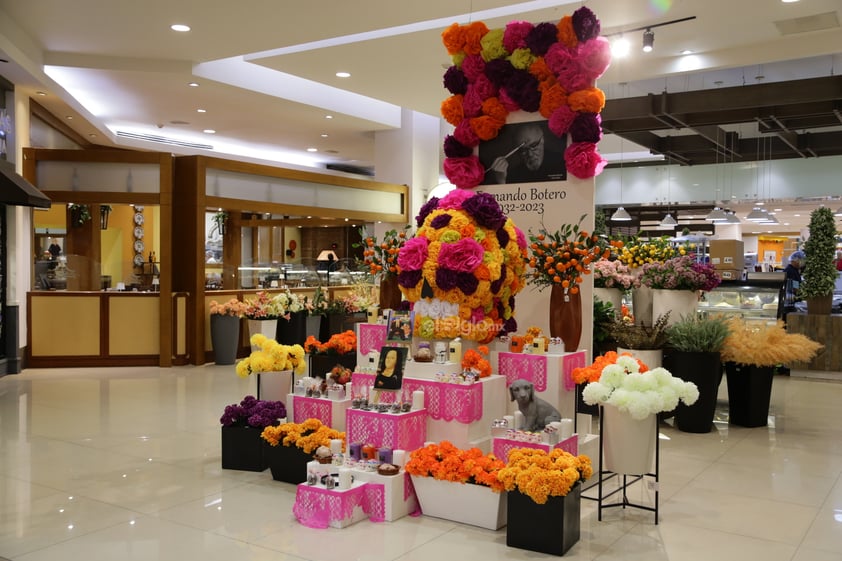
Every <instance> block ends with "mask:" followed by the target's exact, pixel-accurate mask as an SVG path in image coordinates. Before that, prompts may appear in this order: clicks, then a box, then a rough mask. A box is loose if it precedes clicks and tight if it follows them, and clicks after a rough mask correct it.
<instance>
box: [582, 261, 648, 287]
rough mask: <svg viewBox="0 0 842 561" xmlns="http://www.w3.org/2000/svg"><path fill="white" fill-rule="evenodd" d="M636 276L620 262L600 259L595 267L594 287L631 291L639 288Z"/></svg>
mask: <svg viewBox="0 0 842 561" xmlns="http://www.w3.org/2000/svg"><path fill="white" fill-rule="evenodd" d="M639 284H640V283H639V280H638V277H637V276H636V275H633V274H632V273H631V270H630V269H629V267H628V266H627V265H626V264H625V263H623V262H622V261H620V260H618V259H617V260H613V261H609V260H607V259H600V260H599V261H597V262H596V263H594V265H593V285H594V286H595V287H596V288H616V289H618V290H629V289H632V288H635V287H636V286H639Z"/></svg>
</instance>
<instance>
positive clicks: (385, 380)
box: [374, 347, 409, 391]
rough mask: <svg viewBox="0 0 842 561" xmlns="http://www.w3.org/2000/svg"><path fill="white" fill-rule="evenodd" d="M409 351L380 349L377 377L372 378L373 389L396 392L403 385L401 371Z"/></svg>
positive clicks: (396, 348) (403, 348)
mask: <svg viewBox="0 0 842 561" xmlns="http://www.w3.org/2000/svg"><path fill="white" fill-rule="evenodd" d="M408 354H409V349H407V348H406V347H382V348H381V349H380V362H379V363H378V365H377V376H376V377H375V378H374V389H375V390H381V391H397V390H400V389H401V384H402V383H403V369H404V365H405V364H406V357H407V356H408Z"/></svg>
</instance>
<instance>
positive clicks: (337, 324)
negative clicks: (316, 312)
mask: <svg viewBox="0 0 842 561" xmlns="http://www.w3.org/2000/svg"><path fill="white" fill-rule="evenodd" d="M344 317H345V316H344V315H343V314H327V315H325V316H323V317H322V324H321V326H319V341H321V342H322V343H325V342H327V340H328V339H330V336H331V335H336V334H337V333H342V322H343V320H344Z"/></svg>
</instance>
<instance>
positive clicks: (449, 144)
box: [444, 134, 474, 158]
mask: <svg viewBox="0 0 842 561" xmlns="http://www.w3.org/2000/svg"><path fill="white" fill-rule="evenodd" d="M473 153H474V150H473V149H472V148H470V147H468V146H465V145H464V144H462V143H461V142H459V141H458V140H456V138H455V137H454V136H453V135H452V134H449V135H447V136H445V137H444V155H445V156H447V157H448V158H465V157H467V156H470V155H471V154H473Z"/></svg>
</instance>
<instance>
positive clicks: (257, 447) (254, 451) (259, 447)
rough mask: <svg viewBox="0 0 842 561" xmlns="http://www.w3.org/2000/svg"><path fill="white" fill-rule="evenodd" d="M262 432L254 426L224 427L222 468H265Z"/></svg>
mask: <svg viewBox="0 0 842 561" xmlns="http://www.w3.org/2000/svg"><path fill="white" fill-rule="evenodd" d="M262 432H263V430H262V429H258V428H254V427H222V469H237V470H241V471H263V470H265V469H266V467H267V464H266V459H265V457H264V455H263V447H264V442H265V441H264V440H263V439H262V438H261V437H260V433H262Z"/></svg>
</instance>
